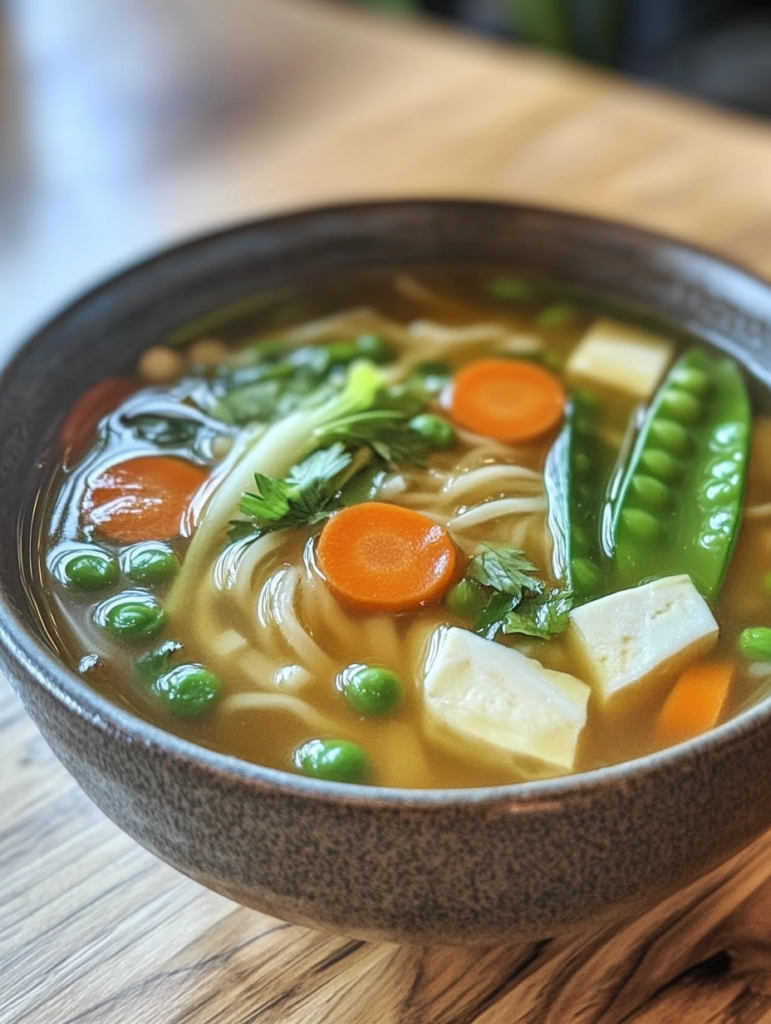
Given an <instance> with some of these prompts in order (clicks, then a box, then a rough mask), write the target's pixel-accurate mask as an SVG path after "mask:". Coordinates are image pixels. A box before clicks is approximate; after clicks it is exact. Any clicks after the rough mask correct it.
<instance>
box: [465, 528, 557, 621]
mask: <svg viewBox="0 0 771 1024" xmlns="http://www.w3.org/2000/svg"><path fill="white" fill-rule="evenodd" d="M537 571H538V570H537V568H536V566H535V565H533V563H532V562H531V561H530V560H529V559H528V558H527V556H526V555H525V553H524V551H521V550H520V549H519V548H513V547H506V546H494V545H492V544H485V545H483V549H482V551H480V552H478V553H477V554H476V555H474V556H472V558H471V559H470V561H469V564H468V567H467V569H466V576H465V578H466V579H469V580H473V581H475V582H476V583H479V584H481V585H482V586H483V587H484V588H485V592H486V594H487V600H486V603H485V605H484V607H483V608H482V611H481V612H479V614H478V615H477V617H476V620H475V622H474V632H475V633H479V634H480V636H483V637H485V638H486V639H488V640H494V639H495V637H496V636H497V635H498V633H499V632H502V633H506V634H511V633H524V634H526V635H527V636H534V637H549V636H553V635H554V634H556V633H562V632H563V631H564V630H565V629H567V627H568V624H569V618H568V616H569V613H570V609H571V608H572V606H573V595H572V594H571V593H570V592H569V591H566V590H558V589H552V590H546V588H545V587H544V583H543V581H542V580H540V579H538V578H537V577H536V576H534V575H532V574H533V573H534V572H537Z"/></svg>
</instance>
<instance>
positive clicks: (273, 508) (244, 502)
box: [239, 473, 295, 522]
mask: <svg viewBox="0 0 771 1024" xmlns="http://www.w3.org/2000/svg"><path fill="white" fill-rule="evenodd" d="M254 482H255V484H256V486H257V491H256V493H254V494H252V493H251V492H250V491H249V492H247V493H246V494H244V495H243V497H242V498H241V504H240V505H239V508H240V510H241V512H243V513H244V515H245V516H252V518H254V519H264V520H266V521H267V522H279V521H280V520H281V519H283V518H284V516H286V514H287V513H288V512H289V507H290V498H291V496H292V495H293V493H294V491H295V488H294V487H293V485H292V484H290V483H288V482H287V481H286V480H274V479H272V478H271V477H269V476H263V474H262V473H255V474H254Z"/></svg>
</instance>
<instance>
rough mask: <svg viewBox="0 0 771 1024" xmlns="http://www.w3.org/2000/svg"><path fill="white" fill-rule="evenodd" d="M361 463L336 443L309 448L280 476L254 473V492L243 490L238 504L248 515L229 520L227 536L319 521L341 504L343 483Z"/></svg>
mask: <svg viewBox="0 0 771 1024" xmlns="http://www.w3.org/2000/svg"><path fill="white" fill-rule="evenodd" d="M367 461H368V460H367ZM364 464H365V463H364V462H363V461H362V459H361V457H358V458H357V459H356V460H355V457H354V455H353V454H352V453H351V452H348V451H346V450H345V448H344V447H343V445H342V444H340V443H337V444H333V445H332V446H331V447H329V448H321V449H319V450H318V451H315V452H313V454H312V455H309V456H308V457H307V458H306V459H303V461H302V462H299V463H298V464H297V465H296V466H293V467H292V469H291V471H290V472H289V474H288V475H287V476H286V477H285V478H284V479H281V480H278V479H273V478H271V477H268V476H264V475H263V474H262V473H255V474H254V482H255V485H256V492H255V493H252V492H248V493H246V494H244V495H243V497H242V498H241V504H240V506H239V509H240V511H241V512H242V513H243V514H244V515H245V516H248V517H249V519H248V520H236V521H234V522H233V523H231V529H230V538H231V540H236V539H240V538H241V537H254V539H257V538H258V537H261V536H262V535H263V534H265V533H271V532H273V531H274V530H286V529H289V528H290V527H293V526H313V525H314V524H315V523H320V522H321V521H322V520H323V519H326V518H327V517H328V516H330V515H331V514H332V513H333V512H335V511H337V509H338V508H340V507H341V506H342V494H341V492H342V490H343V488H344V486H345V484H346V483H347V482H348V480H349V479H351V477H352V476H353V475H355V474H356V473H358V472H359V471H360V470H361V469H363V468H364Z"/></svg>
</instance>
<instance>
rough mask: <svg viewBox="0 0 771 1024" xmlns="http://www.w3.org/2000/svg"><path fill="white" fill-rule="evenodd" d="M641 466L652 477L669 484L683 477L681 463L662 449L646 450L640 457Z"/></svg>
mask: <svg viewBox="0 0 771 1024" xmlns="http://www.w3.org/2000/svg"><path fill="white" fill-rule="evenodd" d="M640 465H641V466H642V467H643V469H645V470H647V471H648V473H650V475H651V476H655V477H657V478H658V479H659V480H663V481H664V482H665V483H668V484H672V483H675V482H676V481H677V480H679V479H680V477H681V475H682V467H681V465H680V463H679V462H678V461H677V460H676V459H673V458H672V456H671V455H670V454H669V453H668V452H665V451H662V449H661V448H646V450H645V451H644V452H643V453H642V455H641V456H640Z"/></svg>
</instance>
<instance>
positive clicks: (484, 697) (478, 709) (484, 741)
mask: <svg viewBox="0 0 771 1024" xmlns="http://www.w3.org/2000/svg"><path fill="white" fill-rule="evenodd" d="M589 692H590V691H589V687H588V686H587V685H586V684H585V683H582V682H581V680H580V679H576V678H575V677H574V676H571V675H568V674H567V673H565V672H553V671H551V670H550V669H546V668H544V667H543V665H541V664H540V662H538V661H535V660H534V659H532V658H526V657H525V656H524V655H522V654H519V652H518V651H513V650H511V649H509V648H508V647H503V646H501V644H497V643H495V642H494V641H492V640H484V639H483V638H482V637H479V636H476V634H474V633H470V632H469V631H468V630H466V629H459V628H457V627H456V626H451V627H450V628H445V627H442V628H441V629H439V630H437V631H436V633H434V635H433V637H432V641H431V649H430V651H429V657H428V663H427V671H426V675H425V678H424V680H423V694H424V700H425V705H424V706H425V728H426V732H427V733H428V735H430V736H431V737H432V738H433V739H435V740H436V741H437V742H438V743H441V744H442V745H443V746H445V747H449V748H450V749H452V750H454V751H457V750H458V747H459V746H462V745H464V746H466V747H468V746H472V747H473V748H474V749H475V751H476V752H477V753H479V754H480V755H481V756H482V757H484V758H485V759H486V760H488V761H494V762H496V763H498V764H500V762H501V761H508V762H510V763H512V764H514V763H516V762H517V761H518V760H521V759H522V758H526V759H531V758H533V759H536V760H537V761H539V762H543V763H544V765H543V766H544V767H548V768H549V769H550V770H552V771H553V770H554V769H556V768H572V767H573V763H574V761H575V756H576V744H577V742H578V737H579V735H580V733H581V730H582V729H583V727H584V724H585V723H586V703H587V701H588V699H589Z"/></svg>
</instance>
